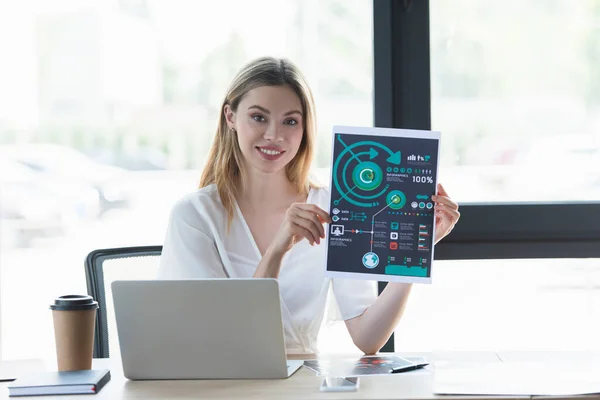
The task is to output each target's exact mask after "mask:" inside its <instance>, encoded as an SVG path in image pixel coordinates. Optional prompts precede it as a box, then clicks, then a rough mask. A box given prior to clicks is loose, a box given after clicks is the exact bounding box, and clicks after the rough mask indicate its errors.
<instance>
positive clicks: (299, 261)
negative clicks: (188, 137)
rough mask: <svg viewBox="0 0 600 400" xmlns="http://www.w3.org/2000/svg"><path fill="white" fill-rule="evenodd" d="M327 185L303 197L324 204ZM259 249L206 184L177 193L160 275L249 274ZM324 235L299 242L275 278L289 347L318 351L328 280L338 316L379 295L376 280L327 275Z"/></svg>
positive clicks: (357, 309)
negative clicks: (314, 240) (318, 240)
mask: <svg viewBox="0 0 600 400" xmlns="http://www.w3.org/2000/svg"><path fill="white" fill-rule="evenodd" d="M328 201H329V194H328V192H327V190H326V189H322V188H320V189H311V191H310V193H309V195H308V199H307V203H313V204H317V205H318V206H319V207H321V208H323V209H324V210H327V208H328ZM261 258H262V257H261V254H260V251H259V250H258V246H257V245H256V242H255V241H254V238H253V236H252V233H251V232H250V229H249V228H248V225H247V224H246V221H245V220H244V217H243V215H242V213H241V211H240V209H239V207H238V206H237V204H236V205H235V215H234V219H233V221H232V224H231V229H230V230H229V232H228V231H227V212H226V210H225V208H224V207H223V204H222V203H221V199H220V197H219V193H218V191H217V187H216V186H215V185H210V186H207V187H205V188H202V189H199V190H197V191H195V192H193V193H190V194H188V195H186V196H184V197H183V198H181V199H180V200H179V201H178V202H177V203H176V204H175V206H174V207H173V210H172V211H171V216H170V221H169V226H168V229H167V234H166V238H165V242H164V245H163V251H162V256H161V262H160V268H159V279H201V278H226V277H229V278H249V277H252V276H253V275H254V272H255V270H256V267H257V266H258V264H259V262H260V260H261ZM324 271H325V241H322V242H321V244H320V245H315V246H314V247H313V246H310V244H309V243H308V241H307V240H303V241H301V242H299V243H297V244H296V245H295V246H294V247H293V248H292V249H291V250H290V251H289V252H287V253H286V255H285V256H284V258H283V261H282V266H281V272H280V274H279V278H278V283H279V290H280V294H281V302H282V306H281V309H282V317H283V326H284V332H285V343H286V350H287V352H288V353H316V352H317V336H318V333H319V329H320V327H321V323H322V321H323V316H324V314H325V308H326V302H327V293H328V291H329V285H330V284H331V285H332V288H333V293H334V295H335V299H336V301H337V304H338V306H339V310H340V313H341V315H342V317H343V318H344V319H345V320H347V319H351V318H354V317H357V316H359V315H361V314H362V313H363V312H364V311H365V310H366V309H367V307H369V305H371V304H372V303H373V301H374V300H375V299H376V297H377V286H376V282H374V281H364V280H352V279H329V278H326V277H325V276H324Z"/></svg>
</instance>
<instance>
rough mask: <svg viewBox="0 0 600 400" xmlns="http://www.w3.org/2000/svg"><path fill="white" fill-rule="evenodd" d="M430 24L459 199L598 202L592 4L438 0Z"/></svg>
mask: <svg viewBox="0 0 600 400" xmlns="http://www.w3.org/2000/svg"><path fill="white" fill-rule="evenodd" d="M430 32H431V34H430V35H431V38H430V46H431V116H432V118H431V125H432V128H433V129H436V130H440V131H442V132H443V143H442V147H441V153H442V168H441V171H440V176H441V178H442V179H443V180H444V181H445V182H447V185H448V186H449V189H448V190H451V193H452V194H453V195H454V196H455V197H456V198H457V199H458V200H460V201H463V202H479V201H484V202H512V201H573V200H600V69H599V68H598V62H599V61H600V2H598V1H596V0H582V1H577V2H572V1H568V0H558V1H550V2H549V1H535V0H532V1H518V0H509V1H471V0H458V1H457V0H439V1H438V0H436V1H431V2H430Z"/></svg>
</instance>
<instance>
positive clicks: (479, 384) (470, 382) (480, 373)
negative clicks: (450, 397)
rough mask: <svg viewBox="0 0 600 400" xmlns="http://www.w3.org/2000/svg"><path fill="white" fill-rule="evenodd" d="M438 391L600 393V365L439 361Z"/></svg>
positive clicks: (437, 368) (436, 369)
mask: <svg viewBox="0 0 600 400" xmlns="http://www.w3.org/2000/svg"><path fill="white" fill-rule="evenodd" d="M433 390H434V393H435V394H463V395H466V394H473V395H579V394H591V393H600V365H598V364H592V363H564V364H562V363H561V364H547V363H539V362H523V363H518V362H497V363H482V364H479V363H478V364H474V363H465V364H460V363H458V364H457V363H438V364H436V368H435V374H434V389H433Z"/></svg>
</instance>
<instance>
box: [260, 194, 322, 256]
mask: <svg viewBox="0 0 600 400" xmlns="http://www.w3.org/2000/svg"><path fill="white" fill-rule="evenodd" d="M326 222H327V223H331V218H330V217H329V214H327V212H325V211H323V209H321V208H320V207H318V206H316V205H314V204H307V203H293V204H292V205H291V206H290V208H288V210H287V211H286V213H285V220H284V221H283V224H282V225H281V228H280V229H279V231H278V232H277V235H275V239H274V240H273V243H272V244H271V246H272V247H273V250H274V251H275V252H277V253H279V254H282V255H283V254H285V253H286V252H288V251H289V250H291V248H292V247H293V246H294V245H295V244H296V243H298V242H300V241H302V240H303V239H306V240H308V242H309V243H310V245H311V246H314V245H315V243H316V244H319V243H321V239H324V238H325V228H324V227H323V224H325V223H326Z"/></svg>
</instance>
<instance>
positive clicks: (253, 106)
mask: <svg viewBox="0 0 600 400" xmlns="http://www.w3.org/2000/svg"><path fill="white" fill-rule="evenodd" d="M224 111H225V116H226V119H227V124H228V125H229V127H230V128H231V129H234V130H235V131H237V137H238V143H239V146H240V150H241V152H242V155H243V159H244V164H245V167H246V169H256V170H259V171H261V172H264V173H276V172H280V171H284V168H285V166H286V165H287V164H288V163H289V162H290V161H292V160H293V159H294V157H295V156H296V154H297V153H298V149H299V148H300V144H301V143H302V136H303V133H304V120H303V109H302V103H301V102H300V98H299V97H298V95H297V94H296V92H294V90H293V89H292V88H291V87H289V86H287V85H283V86H261V87H257V88H255V89H252V90H250V91H249V92H248V93H247V94H246V95H245V96H244V97H243V98H242V101H241V102H240V103H239V105H238V108H237V110H235V111H234V110H232V109H231V107H230V106H229V105H226V106H225V109H224Z"/></svg>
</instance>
